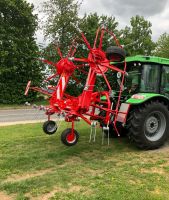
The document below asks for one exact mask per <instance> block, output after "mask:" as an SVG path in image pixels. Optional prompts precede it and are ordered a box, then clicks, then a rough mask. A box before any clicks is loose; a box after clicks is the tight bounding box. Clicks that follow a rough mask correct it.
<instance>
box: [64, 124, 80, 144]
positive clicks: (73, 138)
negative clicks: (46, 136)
mask: <svg viewBox="0 0 169 200" xmlns="http://www.w3.org/2000/svg"><path fill="white" fill-rule="evenodd" d="M78 139H79V133H78V132H77V131H76V130H74V129H73V130H72V129H71V128H67V129H65V130H64V131H63V132H62V134H61V141H62V142H63V144H65V145H66V146H73V145H75V144H76V143H77V142H78Z"/></svg>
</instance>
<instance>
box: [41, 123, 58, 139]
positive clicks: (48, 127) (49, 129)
mask: <svg viewBox="0 0 169 200" xmlns="http://www.w3.org/2000/svg"><path fill="white" fill-rule="evenodd" d="M57 128H58V127H57V124H56V122H54V121H52V120H49V121H46V122H44V124H43V131H44V133H46V134H47V135H53V134H54V133H55V132H56V131H57Z"/></svg>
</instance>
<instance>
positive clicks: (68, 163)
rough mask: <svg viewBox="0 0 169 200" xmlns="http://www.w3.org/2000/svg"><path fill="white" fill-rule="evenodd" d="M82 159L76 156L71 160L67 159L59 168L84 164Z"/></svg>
mask: <svg viewBox="0 0 169 200" xmlns="http://www.w3.org/2000/svg"><path fill="white" fill-rule="evenodd" d="M82 162H83V161H82V159H81V158H79V157H76V156H72V157H71V158H70V159H67V160H66V161H65V162H64V163H63V164H61V165H58V167H59V168H62V167H66V166H68V165H77V163H82Z"/></svg>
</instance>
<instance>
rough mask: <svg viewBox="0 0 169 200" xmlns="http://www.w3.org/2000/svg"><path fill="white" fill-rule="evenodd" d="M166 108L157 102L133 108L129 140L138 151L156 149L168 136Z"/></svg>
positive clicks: (168, 124) (129, 124)
mask: <svg viewBox="0 0 169 200" xmlns="http://www.w3.org/2000/svg"><path fill="white" fill-rule="evenodd" d="M168 119H169V111H168V108H167V107H166V106H165V105H164V104H163V103H162V102H158V101H154V102H149V103H147V104H144V105H141V106H140V107H138V108H135V109H134V110H133V111H132V113H131V114H130V117H129V121H128V126H129V134H128V135H129V139H130V140H131V141H133V142H134V143H135V144H136V146H137V147H138V148H140V149H146V150H148V149H157V148H159V147H160V146H162V145H163V144H164V142H165V141H166V139H167V138H168V136H169V131H168V130H169V123H167V121H168Z"/></svg>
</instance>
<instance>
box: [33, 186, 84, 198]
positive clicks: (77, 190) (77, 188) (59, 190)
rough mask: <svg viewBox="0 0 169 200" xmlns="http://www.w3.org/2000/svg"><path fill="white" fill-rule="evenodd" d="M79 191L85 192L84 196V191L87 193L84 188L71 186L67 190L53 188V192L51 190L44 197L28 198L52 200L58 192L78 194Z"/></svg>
mask: <svg viewBox="0 0 169 200" xmlns="http://www.w3.org/2000/svg"><path fill="white" fill-rule="evenodd" d="M81 190H84V191H85V192H84V193H85V194H86V191H87V190H86V188H85V189H84V188H83V187H82V186H79V185H74V186H71V187H70V188H68V189H65V188H61V187H55V188H54V190H52V191H51V192H50V193H47V194H44V195H42V196H39V197H31V196H30V195H29V197H30V198H31V199H34V200H48V199H50V198H52V197H53V196H54V195H55V194H56V193H58V192H62V193H72V192H80V191H81ZM82 193H83V192H82Z"/></svg>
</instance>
